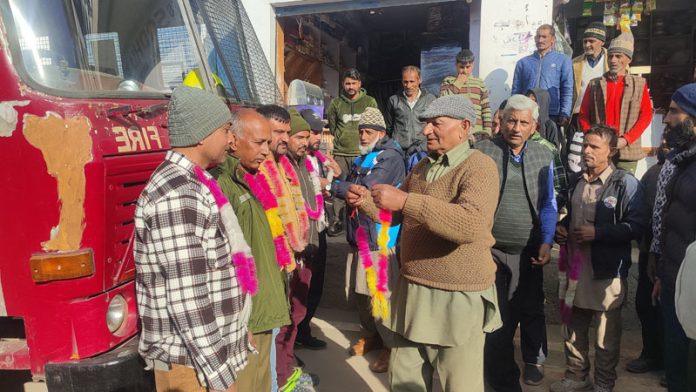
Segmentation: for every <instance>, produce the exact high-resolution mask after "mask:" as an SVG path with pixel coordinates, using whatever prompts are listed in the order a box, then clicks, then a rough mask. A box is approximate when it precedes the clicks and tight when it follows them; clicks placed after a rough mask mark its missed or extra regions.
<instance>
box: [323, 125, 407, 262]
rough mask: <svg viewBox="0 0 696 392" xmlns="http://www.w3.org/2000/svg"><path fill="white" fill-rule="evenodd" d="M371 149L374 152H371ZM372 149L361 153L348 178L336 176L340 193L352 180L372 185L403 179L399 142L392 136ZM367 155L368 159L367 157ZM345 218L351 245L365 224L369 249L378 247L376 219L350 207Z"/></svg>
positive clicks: (403, 172)
mask: <svg viewBox="0 0 696 392" xmlns="http://www.w3.org/2000/svg"><path fill="white" fill-rule="evenodd" d="M372 153H375V154H374V155H371V154H372ZM372 153H370V154H367V155H364V156H360V157H358V158H357V159H356V160H355V163H353V168H352V169H351V171H350V173H349V174H348V176H347V177H346V180H345V181H338V180H337V181H336V182H335V183H334V189H335V192H336V193H335V195H336V196H337V197H339V198H341V199H344V198H345V196H346V193H347V191H348V188H349V187H350V185H352V184H357V185H362V186H364V187H366V188H367V189H372V186H373V185H375V184H389V185H393V186H398V185H399V184H401V183H402V182H403V181H404V177H405V176H406V167H405V165H404V153H403V151H402V150H401V147H399V144H398V143H396V142H394V141H393V140H391V139H387V140H382V141H380V142H378V143H377V145H376V146H375V148H374V150H373V151H372ZM366 157H367V158H368V160H365V158H366ZM346 221H347V223H346V226H347V229H346V239H347V240H348V243H349V244H350V245H352V246H354V247H355V246H357V241H356V240H355V232H356V231H357V230H358V227H359V226H362V227H363V229H365V231H366V233H367V235H368V238H369V239H370V250H378V249H379V247H378V246H377V229H376V227H375V222H373V221H372V220H371V219H370V218H368V217H367V216H366V215H365V214H359V213H355V214H353V213H352V212H351V211H348V212H346Z"/></svg>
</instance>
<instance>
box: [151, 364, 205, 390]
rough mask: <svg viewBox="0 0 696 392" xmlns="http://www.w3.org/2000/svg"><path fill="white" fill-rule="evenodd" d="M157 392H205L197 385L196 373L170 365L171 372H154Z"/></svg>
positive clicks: (188, 368) (189, 369) (190, 369)
mask: <svg viewBox="0 0 696 392" xmlns="http://www.w3.org/2000/svg"><path fill="white" fill-rule="evenodd" d="M155 386H156V388H157V392H206V391H207V390H208V388H205V387H202V386H201V384H199V383H198V377H196V371H195V370H193V369H192V368H190V367H186V366H183V365H176V364H175V365H172V370H155Z"/></svg>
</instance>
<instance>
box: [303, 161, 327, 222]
mask: <svg viewBox="0 0 696 392" xmlns="http://www.w3.org/2000/svg"><path fill="white" fill-rule="evenodd" d="M320 161H321V160H320ZM305 167H306V168H307V171H308V172H309V175H310V176H311V177H312V185H314V202H315V203H316V205H317V208H316V209H313V208H312V206H311V205H310V204H309V203H307V202H306V201H305V210H307V215H309V218H310V219H311V220H315V221H316V220H319V219H320V218H321V216H322V215H323V214H324V196H323V195H322V194H321V186H318V185H319V175H318V173H317V172H316V170H314V165H313V164H312V160H311V159H310V158H309V157H307V158H306V159H305Z"/></svg>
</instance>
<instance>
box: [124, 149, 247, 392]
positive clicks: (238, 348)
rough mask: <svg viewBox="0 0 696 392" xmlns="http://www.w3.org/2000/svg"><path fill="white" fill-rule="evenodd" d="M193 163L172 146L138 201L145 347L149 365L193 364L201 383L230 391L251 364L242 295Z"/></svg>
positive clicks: (140, 298) (137, 243)
mask: <svg viewBox="0 0 696 392" xmlns="http://www.w3.org/2000/svg"><path fill="white" fill-rule="evenodd" d="M194 167H195V166H194V164H193V163H192V162H191V161H190V160H188V159H187V158H186V157H184V156H183V155H181V154H179V153H176V152H173V151H169V153H167V156H166V158H165V160H164V162H163V163H162V164H161V165H160V166H159V167H158V168H157V169H156V170H155V172H154V173H153V174H152V177H150V181H149V182H148V184H147V185H146V186H145V189H144V190H143V192H142V194H141V195H140V197H139V198H138V203H137V207H136V210H135V249H134V253H135V260H136V271H137V273H136V286H135V287H136V294H137V299H138V311H139V314H140V320H141V323H142V332H141V335H140V346H139V351H140V354H141V355H142V357H143V358H145V360H146V362H148V363H150V364H151V363H152V362H153V361H154V360H159V361H162V362H164V363H169V364H180V365H186V366H189V367H193V368H194V369H196V373H197V374H198V379H199V381H201V384H203V385H207V386H208V387H209V388H211V389H217V390H225V389H227V388H229V387H230V386H231V385H232V384H233V383H234V380H235V379H236V377H237V372H238V371H240V370H241V369H243V368H244V367H245V366H246V363H247V347H248V342H247V335H246V329H245V328H243V327H242V326H241V325H240V324H239V322H238V321H239V313H240V311H241V309H242V307H243V304H244V296H243V294H242V292H241V290H240V288H239V285H238V283H237V279H236V277H235V271H234V267H233V265H232V264H231V256H230V245H229V243H228V240H227V238H225V235H224V234H223V233H224V229H223V227H222V223H221V222H220V217H219V211H218V207H217V205H216V204H215V199H214V198H213V195H212V194H211V193H210V191H209V190H208V189H207V188H206V187H205V186H204V185H203V184H202V183H201V182H200V181H199V180H198V179H197V178H196V175H195V173H194ZM206 175H207V172H206Z"/></svg>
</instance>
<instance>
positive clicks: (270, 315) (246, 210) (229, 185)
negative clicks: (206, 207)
mask: <svg viewBox="0 0 696 392" xmlns="http://www.w3.org/2000/svg"><path fill="white" fill-rule="evenodd" d="M212 174H213V176H215V178H217V181H218V184H220V189H221V190H222V193H224V194H225V196H227V199H228V200H229V201H230V205H231V206H232V209H233V210H234V213H235V214H236V215H237V219H238V220H239V226H240V228H241V229H242V232H243V233H244V239H245V240H246V241H247V243H248V244H249V246H250V247H251V254H252V255H253V256H254V260H255V262H256V274H257V278H258V281H259V291H258V293H257V294H256V295H255V296H253V297H252V308H251V318H250V319H249V329H250V330H251V332H252V333H259V332H265V331H270V330H272V329H273V328H278V327H282V326H284V325H288V324H290V316H289V309H290V308H289V305H288V300H287V292H286V277H285V273H284V272H283V270H281V269H280V268H278V261H277V258H276V253H275V248H274V247H273V237H272V236H271V227H270V226H269V224H268V220H267V219H266V213H265V212H264V210H263V207H261V203H259V201H258V200H256V198H254V196H253V195H252V194H251V191H250V190H249V186H248V185H247V184H246V182H245V181H244V171H243V170H242V168H241V166H240V165H239V159H238V158H236V157H234V156H231V155H228V156H227V159H226V160H225V162H224V163H223V164H222V165H220V166H218V167H216V168H215V169H214V170H213V172H212Z"/></svg>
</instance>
